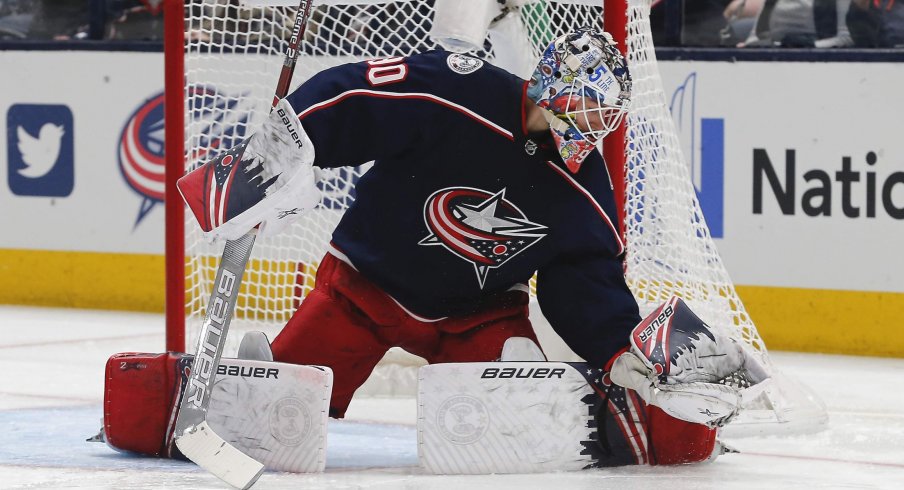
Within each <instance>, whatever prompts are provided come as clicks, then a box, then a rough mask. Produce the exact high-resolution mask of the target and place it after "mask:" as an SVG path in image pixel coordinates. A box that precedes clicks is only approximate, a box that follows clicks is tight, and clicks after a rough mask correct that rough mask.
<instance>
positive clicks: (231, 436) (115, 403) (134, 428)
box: [104, 353, 332, 473]
mask: <svg viewBox="0 0 904 490" xmlns="http://www.w3.org/2000/svg"><path fill="white" fill-rule="evenodd" d="M192 359H193V356H191V355H188V354H174V353H168V354H135V353H127V354H117V355H114V356H113V357H111V358H110V359H109V360H108V361H107V369H106V374H107V378H106V387H105V396H104V433H105V441H106V442H107V444H108V445H110V446H111V447H113V448H114V449H118V450H125V451H132V452H137V453H141V454H148V455H153V456H162V457H177V458H178V457H181V454H179V451H178V449H177V448H176V447H175V445H174V444H173V440H172V439H173V434H172V430H173V423H174V421H175V419H176V415H177V412H176V410H178V405H179V403H178V402H179V398H180V395H181V393H182V390H183V389H184V383H185V380H186V379H187V370H188V368H190V367H191V363H192ZM217 378H218V379H217V383H216V384H215V385H214V389H213V392H212V394H211V400H210V408H209V412H208V416H207V422H208V424H209V425H210V427H211V429H212V430H213V431H214V432H215V433H216V434H218V435H219V436H220V437H222V438H223V439H224V440H226V441H227V442H229V443H230V444H232V445H233V446H235V447H236V448H238V449H239V450H241V451H242V452H244V453H245V454H247V455H249V456H252V457H253V458H255V459H257V460H258V461H260V462H262V463H263V464H264V465H266V466H267V468H269V469H272V470H276V471H289V472H295V473H310V472H320V471H323V469H324V467H325V463H326V423H327V418H328V417H327V410H328V405H329V397H330V391H331V388H332V371H330V370H329V369H328V368H323V367H317V366H297V365H291V364H283V363H275V362H265V361H255V360H243V359H223V360H222V361H221V363H220V366H219V368H218V370H217Z"/></svg>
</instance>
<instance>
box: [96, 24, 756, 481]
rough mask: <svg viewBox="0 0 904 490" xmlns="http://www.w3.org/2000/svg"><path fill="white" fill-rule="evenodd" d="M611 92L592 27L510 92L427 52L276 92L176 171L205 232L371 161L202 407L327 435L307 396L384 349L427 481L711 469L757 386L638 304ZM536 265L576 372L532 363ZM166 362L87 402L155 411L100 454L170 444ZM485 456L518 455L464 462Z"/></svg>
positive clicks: (736, 360) (348, 390) (277, 207)
mask: <svg viewBox="0 0 904 490" xmlns="http://www.w3.org/2000/svg"><path fill="white" fill-rule="evenodd" d="M630 101H631V75H630V73H629V72H628V68H627V65H626V61H625V59H624V57H623V56H622V55H621V54H620V52H619V50H618V49H617V47H616V45H615V43H614V42H613V40H612V38H611V36H609V35H608V34H607V33H605V32H602V31H599V30H596V29H593V28H580V29H576V30H575V31H573V32H571V33H569V34H567V35H564V36H562V37H559V38H557V39H555V40H554V41H553V42H552V43H551V44H550V45H549V47H548V48H547V49H546V50H545V52H544V53H543V54H542V57H541V58H540V60H539V62H538V65H537V67H536V70H535V71H534V73H533V76H532V77H531V78H530V80H522V79H520V78H518V77H516V76H514V75H512V74H510V73H508V72H505V71H504V70H502V69H499V68H497V67H495V66H492V65H491V64H489V63H487V62H486V61H484V60H481V59H478V58H474V57H470V56H467V55H464V54H458V53H451V52H447V51H442V50H437V51H429V52H425V53H422V54H418V55H414V56H410V57H406V58H402V57H398V58H385V59H377V60H370V61H366V62H360V63H352V64H346V65H342V66H338V67H335V68H331V69H328V70H325V71H323V72H321V73H319V74H318V75H316V76H314V77H313V78H311V79H310V80H308V81H307V82H305V83H304V84H302V85H301V86H300V87H299V88H298V89H297V90H296V91H294V92H293V93H291V94H290V95H289V96H288V97H286V98H285V99H282V100H280V101H279V102H278V104H277V105H276V107H275V110H274V111H273V112H272V113H271V115H270V117H269V119H268V120H267V121H266V122H265V123H264V124H263V126H262V127H261V128H260V129H259V130H258V131H257V132H256V133H255V134H253V135H252V136H251V137H250V138H249V139H248V140H246V141H245V142H243V143H242V145H240V146H239V147H237V148H235V149H232V150H230V151H229V152H226V154H225V155H226V156H228V157H229V158H228V160H229V161H228V162H226V161H225V160H226V158H225V157H221V158H220V159H219V160H217V161H214V162H211V163H209V164H207V165H205V166H204V167H202V168H200V169H198V170H196V171H194V172H192V173H190V174H188V175H186V176H185V177H184V178H183V179H182V180H180V184H179V188H180V191H181V193H182V195H183V197H184V199H185V201H186V203H187V204H188V206H189V207H190V209H191V210H192V211H193V213H194V214H195V216H196V217H197V218H198V221H199V223H200V225H201V227H202V229H203V230H204V231H205V232H206V233H207V235H208V237H210V238H211V239H217V238H226V239H235V238H237V237H239V236H241V235H243V234H244V233H246V232H247V231H248V230H250V229H251V228H252V227H254V226H255V225H257V224H260V226H259V229H260V231H259V234H260V235H262V236H268V235H274V234H276V233H280V232H282V230H284V229H285V225H286V224H287V223H288V222H289V221H291V220H292V219H295V218H296V217H297V216H299V215H300V214H303V213H305V212H314V213H316V212H318V211H319V210H318V209H316V207H315V205H316V203H317V201H318V199H319V190H318V186H317V180H318V178H317V177H318V171H317V170H318V169H327V168H335V167H340V166H348V165H362V164H364V163H366V162H370V161H374V165H373V167H372V168H371V169H370V170H368V172H367V173H366V174H365V175H364V176H363V177H362V178H361V179H360V181H359V182H358V184H357V187H356V193H357V197H356V200H355V202H354V204H353V205H352V206H351V208H350V209H349V210H348V211H347V212H346V213H345V215H344V216H343V217H342V220H341V221H340V223H339V224H338V226H337V227H336V229H335V230H334V232H333V235H332V241H331V246H330V250H329V252H328V253H327V254H326V255H325V256H324V257H323V259H322V261H321V262H320V265H319V267H318V269H317V277H316V284H315V287H314V289H313V291H312V292H311V293H310V294H309V295H308V296H307V297H306V298H305V300H304V301H303V302H302V303H301V305H300V306H299V308H298V310H297V311H296V312H295V314H294V315H293V316H292V318H291V319H290V320H289V321H288V323H287V324H286V325H285V327H284V328H283V329H282V331H281V333H279V335H278V336H276V338H274V339H273V341H272V344H270V345H269V346H265V345H263V344H266V342H265V341H263V340H261V339H258V341H257V342H258V344H260V345H261V348H259V349H255V350H256V351H261V352H264V354H263V355H258V356H252V357H255V359H254V360H251V361H245V362H250V363H252V365H250V366H251V367H250V368H249V367H248V366H249V365H246V368H245V369H251V371H250V372H251V373H261V377H260V378H256V377H254V376H245V377H243V376H242V375H241V373H243V372H248V371H242V367H241V366H238V367H236V368H234V369H237V371H234V372H235V373H238V374H239V376H238V378H240V379H242V383H243V384H241V385H237V386H235V387H230V388H229V390H230V391H229V392H228V393H231V394H232V395H233V396H232V397H231V398H230V400H231V401H230V402H229V403H228V405H223V404H220V405H219V408H218V410H220V413H221V414H222V416H223V420H226V421H227V422H224V423H228V420H229V419H230V417H232V418H235V419H236V420H244V421H245V422H246V423H247V424H248V425H249V426H251V425H254V424H257V425H256V427H270V429H267V430H271V432H270V433H271V434H272V430H274V429H272V427H273V426H272V425H266V424H264V423H263V422H261V421H259V420H255V419H254V417H258V418H260V417H272V416H268V415H266V413H267V412H266V411H263V408H264V406H266V407H267V410H271V409H276V408H277V407H280V405H279V402H278V401H279V400H280V399H282V398H286V397H288V398H292V399H296V400H299V403H300V404H301V405H304V406H305V407H306V410H307V411H308V413H310V414H312V416H311V417H309V418H302V419H298V420H302V421H304V422H305V423H306V424H307V423H308V422H310V424H311V425H314V424H322V426H325V424H326V418H325V417H324V418H322V419H320V418H318V416H317V414H318V412H317V410H320V409H324V408H325V406H324V405H322V403H328V406H329V408H328V410H329V415H330V416H332V417H337V418H341V417H343V416H344V414H345V411H346V409H347V407H348V406H349V403H351V402H352V396H353V394H354V393H355V390H356V389H357V388H358V387H359V386H361V385H362V384H363V383H364V381H365V380H366V379H367V377H368V376H369V375H370V373H371V370H372V369H373V368H374V366H375V365H376V364H377V363H378V362H379V361H380V359H381V358H382V356H383V354H384V353H385V352H386V351H387V350H388V349H389V348H391V347H400V348H402V349H405V350H407V351H409V352H411V353H413V354H416V355H418V356H421V357H423V358H424V359H426V360H427V361H428V362H429V363H430V366H427V367H425V368H423V370H422V373H421V376H420V381H419V383H420V385H419V392H420V396H421V397H422V400H420V404H421V405H422V406H423V407H424V410H425V412H424V413H422V414H421V416H420V417H419V419H420V420H419V432H420V434H421V437H420V438H419V440H420V447H419V455H420V457H421V461H422V463H423V465H424V467H425V468H427V469H428V470H430V471H433V472H436V473H469V472H472V473H479V472H520V471H555V470H562V469H579V468H586V467H599V466H615V465H627V464H680V463H694V462H701V461H706V460H709V459H711V458H713V457H715V456H717V455H718V454H719V453H720V446H719V445H718V444H717V442H716V436H717V434H718V428H719V427H720V426H722V425H724V424H725V423H727V421H729V420H730V419H731V418H732V417H733V416H734V415H736V414H737V413H738V410H739V409H740V405H741V401H742V399H743V398H744V396H745V393H746V392H745V390H749V389H751V387H755V386H757V385H758V384H759V383H761V382H762V381H763V380H764V379H765V377H766V376H765V374H764V372H763V370H762V369H761V368H759V367H758V366H757V365H756V364H755V362H754V361H753V360H752V357H751V356H749V355H748V354H747V352H746V350H745V349H744V348H743V347H742V346H741V345H739V344H738V343H737V342H735V341H733V340H731V339H728V338H725V337H723V336H721V335H719V334H717V333H716V331H715V330H714V329H712V328H710V327H709V326H708V325H706V323H705V322H703V321H702V320H700V319H699V318H697V317H696V316H695V315H694V313H693V312H692V311H691V310H690V308H689V307H688V306H687V305H686V304H685V303H684V302H683V301H682V300H681V299H678V298H673V299H671V300H669V301H668V302H666V303H665V304H663V305H662V306H661V307H660V308H659V309H658V310H656V311H655V312H653V313H652V314H651V315H650V316H648V317H647V318H646V319H643V320H642V319H641V317H640V315H639V312H638V306H637V303H636V302H635V299H634V298H633V296H632V294H631V292H630V291H629V289H628V287H627V285H626V283H625V278H624V274H623V256H624V253H625V245H624V243H623V242H622V239H621V234H620V230H619V228H620V224H619V223H618V222H617V220H616V218H615V217H616V212H615V210H616V203H615V202H614V197H613V192H612V184H611V181H610V177H609V174H608V171H607V168H606V164H605V162H604V161H603V159H602V157H601V155H600V153H599V151H598V150H597V148H598V147H599V145H600V144H601V141H602V139H603V138H604V137H605V136H606V135H607V134H608V133H610V132H611V131H612V130H613V129H614V128H616V127H618V126H619V124H620V123H621V121H622V119H623V118H624V115H625V113H626V111H627V110H628V109H629V106H630ZM535 274H536V276H537V296H538V301H539V304H540V307H541V309H542V311H543V314H544V316H545V317H546V319H547V320H548V321H549V323H550V324H551V325H552V327H553V329H554V330H555V332H556V333H557V334H558V335H559V336H560V337H561V338H562V339H563V340H564V341H565V342H566V343H567V344H568V345H569V346H570V347H571V349H572V350H573V351H574V352H576V353H577V354H578V355H580V356H581V357H582V358H583V359H584V360H585V361H586V363H570V364H569V363H554V362H553V363H547V362H544V360H545V359H544V358H543V356H542V353H541V352H539V350H538V349H537V348H536V336H535V333H534V330H533V328H532V325H531V320H530V319H529V318H528V286H527V284H528V280H529V279H530V278H531V277H532V276H534V275H535ZM510 339H515V340H510ZM265 347H266V348H265ZM271 350H272V357H271ZM133 361H134V360H128V362H133ZM516 361H519V362H516ZM111 362H116V361H113V360H111ZM135 362H138V363H139V364H140V363H142V362H144V363H147V361H145V360H141V359H138V360H137V361H135ZM229 362H232V361H229ZM229 362H226V361H224V363H225V364H229ZM166 363H170V364H166ZM175 363H176V361H173V360H167V361H166V362H164V364H166V368H165V369H155V370H143V371H141V372H143V373H147V379H144V380H142V381H141V382H136V381H135V380H132V381H130V382H129V383H117V381H116V379H113V380H112V383H113V384H114V385H115V386H109V384H110V380H108V390H107V395H108V403H109V402H110V400H113V403H115V401H116V400H117V399H126V398H127V399H131V400H143V399H147V397H151V398H152V399H155V400H157V403H156V404H155V407H168V408H167V410H168V411H166V413H165V415H161V414H159V413H155V414H153V417H152V416H151V415H152V414H150V413H149V414H148V417H147V418H146V421H144V422H143V425H141V426H136V425H135V424H134V422H135V418H136V417H132V418H129V419H128V420H125V419H122V418H120V419H117V418H116V414H108V415H109V416H108V417H107V421H106V422H105V428H106V431H107V439H108V442H110V443H111V444H112V445H114V446H117V440H118V438H117V436H120V437H119V440H121V439H122V437H121V434H127V435H128V437H127V439H128V440H129V441H130V444H128V446H130V447H126V449H131V450H139V451H143V452H150V453H154V454H158V455H166V454H170V453H171V451H170V450H171V447H170V446H168V444H169V439H168V437H170V436H171V434H168V431H167V428H166V427H167V424H168V423H169V421H170V420H172V419H173V417H174V415H173V413H172V411H171V407H173V406H177V405H178V403H174V402H173V397H174V396H178V394H179V390H178V386H179V380H180V376H182V373H181V372H180V371H179V369H178V368H177V367H178V365H177V364H175ZM126 365H128V364H126ZM116 366H117V365H116V364H114V365H113V367H112V368H110V367H109V366H108V369H114V370H115V369H118V368H117V367H116ZM293 366H294V367H297V368H309V369H314V370H319V371H318V372H320V373H326V372H327V370H328V371H329V372H331V374H332V376H331V378H330V379H329V380H327V379H326V378H325V377H324V376H318V375H316V373H311V372H305V373H300V374H297V375H293V376H292V378H291V382H290V383H287V386H285V387H283V388H280V389H285V390H288V391H287V393H295V394H291V395H286V397H282V398H281V397H280V396H277V395H275V394H271V392H270V391H269V390H271V388H270V387H268V385H267V383H266V382H267V381H274V380H272V379H269V380H268V378H267V377H266V374H267V373H268V372H270V370H271V369H279V370H280V371H279V372H280V378H279V381H281V382H282V381H286V379H287V378H288V376H286V377H285V378H284V377H283V374H282V373H283V372H284V371H283V370H287V371H286V372H289V370H291V369H292V367H293ZM312 366H322V368H314V367H312ZM258 369H260V370H261V371H257V370H258ZM152 371H153V372H152ZM136 372H138V371H136ZM225 373H226V375H225V376H223V378H224V379H228V378H231V377H235V376H231V375H229V371H228V369H227V371H226V372H225ZM456 373H457V374H456ZM114 378H115V377H114ZM245 384H248V385H249V386H245ZM250 384H253V386H251V385H250ZM290 385H291V386H290ZM272 389H273V390H276V389H277V388H275V387H274V388H272ZM154 390H159V391H158V392H155V391H154ZM167 390H169V391H167ZM242 390H245V391H244V392H243V391H242ZM163 391H167V393H165V394H161V393H163ZM240 392H241V393H244V394H242V395H241V396H238V395H235V393H240ZM298 393H301V394H298ZM324 400H328V402H324ZM224 403H225V402H224ZM213 405H217V394H216V393H215V394H214V398H213V402H212V406H213ZM148 407H149V408H148V410H150V404H148ZM529 407H534V409H529ZM538 407H539V408H538ZM296 408H297V407H296ZM157 409H158V408H155V410H157ZM139 410H141V408H140V407H139ZM212 410H213V408H212ZM297 411H298V412H299V413H300V412H301V409H297ZM252 413H253V414H255V415H251V414H252ZM151 419H153V421H154V422H153V424H152V423H151V422H150V420H151ZM276 419H277V421H278V419H279V417H277V418H276ZM139 420H141V419H140V418H139ZM268 420H273V419H268ZM245 422H243V423H245ZM276 426H277V427H278V426H279V423H276ZM261 430H264V429H261ZM276 432H277V433H278V431H276ZM233 434H234V435H235V438H239V436H238V435H236V434H239V432H233ZM310 434H313V435H314V436H315V437H322V435H323V434H325V429H322V428H321V429H320V430H317V431H311V432H310ZM286 441H289V442H293V441H294V439H293V438H291V437H287V436H284V437H282V439H280V437H276V436H275V435H274V437H272V438H269V439H267V438H261V437H258V440H256V441H255V442H254V444H257V445H259V446H264V447H263V449H264V450H266V449H268V448H267V447H265V446H266V445H267V444H276V443H281V444H282V445H283V446H287V445H288V443H286ZM136 442H143V443H144V444H143V445H142V444H135V443H136ZM230 442H235V441H230ZM122 446H124V445H120V447H122ZM283 446H280V447H283ZM239 447H243V446H241V445H239ZM306 447H308V448H310V449H309V450H310V451H317V450H318V449H316V448H317V447H318V446H317V444H316V443H312V444H310V445H309V446H306ZM319 447H321V448H322V446H319ZM507 449H508V450H510V451H511V452H510V454H514V455H516V456H518V457H514V458H509V459H506V458H503V457H501V456H500V457H499V458H495V459H498V460H494V458H491V457H478V455H481V454H483V455H486V454H503V453H505V451H506V450H507ZM321 450H322V449H321ZM494 451H495V452H494ZM299 457H301V456H299ZM519 460H520V462H519ZM454 461H459V463H455V464H453V463H452V462H454ZM462 461H466V462H469V463H468V464H463V463H460V462H462ZM265 464H267V465H268V467H269V466H270V465H272V462H266V461H265ZM289 466H291V465H289ZM289 466H281V468H283V469H285V468H287V467H289ZM322 468H323V466H322V465H316V464H309V465H297V466H294V467H291V468H290V469H289V471H293V470H294V471H319V470H322Z"/></svg>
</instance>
